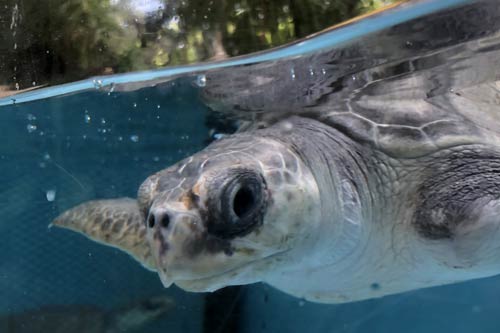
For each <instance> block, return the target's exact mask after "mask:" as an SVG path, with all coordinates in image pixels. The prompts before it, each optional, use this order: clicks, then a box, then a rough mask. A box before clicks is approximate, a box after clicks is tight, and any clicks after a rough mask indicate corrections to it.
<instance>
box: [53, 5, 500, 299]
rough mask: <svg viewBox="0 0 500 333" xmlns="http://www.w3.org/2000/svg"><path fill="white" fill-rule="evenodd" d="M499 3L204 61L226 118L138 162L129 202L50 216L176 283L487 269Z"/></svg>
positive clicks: (364, 286) (326, 292)
mask: <svg viewBox="0 0 500 333" xmlns="http://www.w3.org/2000/svg"><path fill="white" fill-rule="evenodd" d="M497 7H498V6H497V5H496V4H495V2H493V1H492V2H488V1H484V2H480V3H476V4H473V5H468V6H464V7H458V8H453V9H451V10H447V11H444V12H440V13H437V14H435V15H431V16H428V17H425V18H422V19H417V20H415V21H410V22H406V23H405V24H401V25H399V26H395V27H393V28H390V29H388V30H384V31H382V32H380V33H379V34H375V35H372V36H370V37H369V38H368V37H367V38H366V39H362V40H359V41H354V42H352V43H350V44H348V45H346V46H343V47H342V48H338V49H335V50H333V51H325V52H324V53H322V54H315V55H311V56H307V57H299V58H297V59H289V60H285V61H282V62H275V63H272V64H262V65H259V64H257V65H253V66H246V67H242V68H239V69H238V70H235V69H230V70H218V71H213V72H209V73H207V74H206V78H207V85H206V88H204V89H203V91H202V92H201V93H202V95H203V98H204V99H205V101H206V103H207V104H208V105H210V106H211V107H212V108H213V109H214V110H217V111H220V112H223V113H226V114H227V113H229V114H230V115H231V116H232V117H235V118H236V119H239V120H240V121H241V127H240V131H239V132H238V133H236V134H234V135H231V136H227V137H225V138H223V139H221V140H219V141H216V142H214V143H212V144H211V145H209V146H208V147H207V148H206V149H204V150H203V151H201V152H199V153H197V154H194V155H193V156H191V157H189V158H187V159H185V160H183V161H180V162H179V163H177V164H175V165H173V166H171V167H169V168H167V169H165V170H162V171H160V172H158V173H156V174H154V175H152V176H150V177H149V178H148V179H147V180H146V181H145V182H144V183H143V184H142V185H141V187H140V189H139V192H138V199H137V201H135V200H131V199H116V200H109V201H107V200H100V201H92V202H89V203H84V204H83V205H81V206H77V207H76V208H73V209H71V210H69V211H67V212H65V213H63V214H62V215H61V216H59V217H58V218H57V219H56V220H55V221H54V222H53V224H54V225H57V226H62V227H67V228H71V229H73V230H77V231H81V232H83V233H85V234H86V235H88V236H89V237H91V238H92V239H95V240H97V241H100V242H104V243H107V244H110V245H113V246H117V247H119V248H121V249H123V250H125V251H127V252H129V253H130V254H131V255H132V256H134V257H135V258H136V259H137V260H139V261H140V262H141V263H143V264H144V265H145V266H147V267H149V268H150V269H153V270H156V271H157V272H158V274H159V276H160V278H161V280H162V282H163V284H164V285H165V286H166V287H168V286H170V285H172V284H173V283H174V284H176V285H178V286H179V287H181V288H183V289H185V290H188V291H213V290H217V289H219V288H222V287H225V286H228V285H240V284H248V283H254V282H261V281H262V282H266V283H268V284H270V285H272V286H274V287H276V288H278V289H280V290H282V291H284V292H287V293H289V294H291V295H295V296H297V297H302V298H304V299H307V300H311V301H315V302H324V303H341V302H350V301H357V300H363V299H369V298H374V297H380V296H384V295H389V294H394V293H399V292H404V291H408V290H414V289H419V288H424V287H430V286H436V285H443V284H448V283H454V282H459V281H465V280H470V279H474V278H480V277H487V276H492V275H496V274H499V273H500V230H499V228H500V217H499V216H500V200H499V199H500V194H499V193H500V130H499V128H500V126H499V124H500V119H499V117H500V85H499V83H498V82H497V81H496V78H498V77H500V76H499V74H500V73H498V68H500V66H498V59H500V54H499V51H498V49H499V48H498V45H499V44H498V40H499V39H498V36H499V35H500V33H499V31H500V27H499V24H498V23H497V22H500V19H499V18H500V13H499V11H500V9H498V8H497ZM379 15H383V14H379ZM445 22H446V24H445ZM450 36H451V37H450ZM409 41H410V42H409ZM409 43H410V44H409ZM409 45H411V47H413V49H411V50H408V48H409ZM382 50H385V52H387V53H384V52H383V51H382ZM346 55H351V56H352V57H345V56H346ZM344 57H345V58H344ZM343 59H345V60H343ZM367 59H368V60H367ZM290 73H292V74H291V76H290ZM299 79H300V80H299ZM276 96H278V97H279V99H277V98H275V99H274V100H273V97H276ZM110 230H116V231H117V232H114V231H112V232H110Z"/></svg>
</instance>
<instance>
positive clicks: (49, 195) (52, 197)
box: [45, 190, 56, 202]
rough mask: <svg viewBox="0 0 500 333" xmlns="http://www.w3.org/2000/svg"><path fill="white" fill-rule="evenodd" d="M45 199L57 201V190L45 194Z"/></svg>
mask: <svg viewBox="0 0 500 333" xmlns="http://www.w3.org/2000/svg"><path fill="white" fill-rule="evenodd" d="M45 197H46V198H47V201H49V202H52V201H54V200H55V199H56V190H48V191H47V192H46V193H45Z"/></svg>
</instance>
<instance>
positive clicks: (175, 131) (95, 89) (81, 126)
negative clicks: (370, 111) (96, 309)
mask: <svg viewBox="0 0 500 333" xmlns="http://www.w3.org/2000/svg"><path fill="white" fill-rule="evenodd" d="M463 2H464V1H451V0H450V1H434V2H420V3H418V4H417V5H416V6H414V7H404V8H403V9H401V10H399V11H395V12H391V14H384V15H381V16H377V17H375V18H370V19H369V20H365V21H361V22H360V23H358V24H354V25H351V26H347V27H345V28H343V29H340V30H332V31H330V32H327V33H325V34H322V35H319V36H318V37H316V38H313V39H309V40H306V41H304V42H301V43H296V44H294V45H292V46H290V47H288V48H281V49H278V50H276V51H272V52H266V53H262V54H258V55H256V56H252V57H245V58H240V59H236V60H231V61H228V62H222V63H217V64H207V65H199V66H191V67H182V68H174V69H165V70H160V71H152V72H141V73H131V74H124V75H116V76H108V77H102V78H93V79H89V80H85V81H81V82H77V83H73V84H67V85H63V86H59V87H52V88H48V89H43V90H39V91H33V92H30V93H26V94H21V95H17V96H15V97H11V98H6V99H3V100H0V135H1V138H0V139H1V140H0V170H1V171H2V172H1V173H0V185H1V187H0V216H1V222H0V314H6V313H19V312H21V311H23V310H26V309H36V308H39V307H43V306H45V305H49V304H95V305H99V306H102V307H105V308H112V307H114V306H116V305H118V304H124V303H127V302H131V301H134V300H136V299H138V298H141V297H144V296H150V295H154V294H159V293H165V294H168V295H171V296H172V297H173V298H174V299H175V302H176V304H177V306H176V308H175V310H174V311H172V312H171V313H169V314H168V315H167V316H165V317H164V318H162V319H161V320H160V321H158V322H156V323H154V324H151V326H149V327H147V328H144V332H200V331H202V327H203V323H204V312H205V311H206V308H205V304H206V296H207V295H206V294H192V293H186V292H183V291H181V290H179V289H177V288H175V287H172V288H170V289H168V290H165V289H164V288H163V287H162V285H161V283H160V281H159V279H158V277H157V276H156V274H154V273H151V272H148V271H146V270H144V269H143V268H142V267H141V266H140V265H138V264H136V263H135V262H134V261H133V260H132V259H131V258H130V257H128V256H127V255H126V254H124V253H122V252H120V251H118V250H116V249H113V248H109V247H105V246H102V245H99V244H96V243H93V242H91V241H88V240H87V239H85V238H84V237H82V236H80V235H78V234H75V233H72V232H69V231H66V230H60V229H49V228H48V227H47V226H48V224H49V222H50V221H51V220H52V219H53V218H54V217H55V216H57V215H58V213H60V212H61V211H63V210H65V209H67V208H69V207H71V206H73V205H75V204H77V203H80V202H82V201H86V200H91V199H95V198H113V197H122V196H130V197H134V196H135V193H136V190H137V188H138V186H139V185H140V183H141V182H142V181H143V180H144V179H145V178H146V177H147V176H148V175H150V174H152V173H154V172H156V171H158V170H160V169H163V168H165V167H167V166H168V165H171V164H172V163H174V162H175V161H177V160H179V159H181V158H183V157H186V156H189V155H190V154H192V153H194V152H196V151H199V150H200V149H202V148H203V147H204V146H206V144H207V142H208V141H210V140H211V137H212V134H213V128H212V127H211V126H208V125H207V124H206V120H207V117H208V116H209V114H210V112H211V111H210V110H209V109H208V107H207V106H205V105H204V104H203V103H202V101H201V100H200V98H199V90H200V88H203V84H204V83H203V75H204V71H206V70H208V69H214V68H219V67H229V66H235V65H241V64H252V63H258V62H262V61H271V60H273V61H276V60H279V59H285V58H288V57H292V56H299V55H304V54H314V53H315V52H319V51H320V50H324V49H329V48H335V47H338V46H339V45H340V44H342V43H345V42H348V41H349V40H352V39H355V38H358V37H359V36H361V35H363V34H367V33H369V32H375V31H381V30H383V29H385V28H387V27H390V26H391V25H394V24H396V23H401V22H404V21H406V20H409V19H411V18H416V17H419V16H422V15H427V14H429V13H431V12H434V11H436V10H438V9H442V8H446V7H448V6H451V5H456V4H459V3H463ZM200 80H201V81H200ZM218 130H220V129H218ZM234 295H236V296H234V302H233V303H231V302H230V304H233V305H234V306H231V307H228V308H227V311H226V312H227V316H228V317H227V320H221V331H222V330H223V329H224V325H225V323H226V322H229V321H230V320H234V318H237V321H238V323H239V324H238V325H239V328H240V331H242V332H284V331H287V332H304V331H311V332H370V333H371V332H448V331H453V332H497V331H498V327H499V324H500V320H499V319H498V313H500V298H499V297H498V295H500V278H489V279H482V280H477V281H471V282H467V283H462V284H458V285H451V286H444V287H438V288H431V289H425V290H420V291H413V292H409V293H405V294H401V295H395V296H389V297H385V298H382V299H375V300H369V301H363V302H357V303H350V304H342V305H319V304H313V303H308V302H304V301H301V300H299V299H296V298H293V297H290V296H287V295H284V294H283V293H281V292H279V291H276V290H274V289H272V288H271V287H268V286H265V285H260V284H257V285H252V286H245V287H241V288H238V289H235V293H234Z"/></svg>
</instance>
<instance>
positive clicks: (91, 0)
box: [0, 0, 394, 89]
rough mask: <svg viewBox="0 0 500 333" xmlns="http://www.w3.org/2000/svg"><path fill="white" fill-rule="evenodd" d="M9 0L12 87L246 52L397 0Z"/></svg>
mask: <svg viewBox="0 0 500 333" xmlns="http://www.w3.org/2000/svg"><path fill="white" fill-rule="evenodd" d="M6 1H7V5H6V6H5V8H6V10H4V11H3V12H2V13H0V28H1V29H2V35H0V54H1V55H0V85H1V84H4V85H5V84H9V85H10V86H11V87H12V88H13V89H23V88H28V87H31V86H32V85H39V84H44V83H49V84H55V83H61V82H67V81H73V80H77V79H81V78H85V77H88V76H91V75H100V74H106V73H118V72H127V71H134V70H143V69H153V68H158V67H162V66H166V65H180V64H187V63H193V62H199V61H206V60H218V59H224V58H226V57H231V56H236V55H242V54H247V53H250V52H255V51H259V50H264V49H268V48H271V47H275V46H278V45H282V44H285V43H288V42H291V41H293V40H296V39H297V38H301V37H304V36H306V35H309V34H311V33H314V32H317V31H320V30H322V29H324V28H327V27H328V26H331V25H333V24H336V23H340V22H342V21H345V20H347V19H349V18H352V17H354V16H357V15H359V14H363V13H366V12H369V11H372V10H374V9H377V8H380V7H382V6H384V5H387V4H389V3H392V2H394V1H390V0H386V1H384V0H352V1H347V0H323V1H322V0H212V1H210V0H184V1H181V0H177V1H175V0H168V1H167V0H155V1H153V2H150V3H149V4H150V6H149V7H148V8H146V9H145V10H144V8H140V6H139V5H140V4H144V3H146V2H144V1H142V0H141V1H139V0H6ZM146 4H148V3H146ZM33 83H34V84H33Z"/></svg>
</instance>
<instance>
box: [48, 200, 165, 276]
mask: <svg viewBox="0 0 500 333" xmlns="http://www.w3.org/2000/svg"><path fill="white" fill-rule="evenodd" d="M51 225H55V226H58V227H62V228H67V229H70V230H73V231H77V232H80V233H82V234H84V235H85V236H87V237H89V238H90V239H92V240H94V241H96V242H99V243H102V244H105V245H109V246H114V247H117V248H119V249H120V250H122V251H125V252H127V253H128V254H130V255H131V256H132V257H133V258H134V259H136V260H137V261H139V262H140V263H141V264H142V265H143V266H144V267H146V268H147V269H149V270H152V271H155V270H156V268H155V264H154V259H153V256H152V255H151V249H150V247H149V244H148V242H147V241H146V226H145V224H144V218H143V217H142V215H141V212H140V210H139V206H138V204H137V201H136V200H134V199H130V198H121V199H110V200H95V201H89V202H85V203H83V204H80V205H78V206H76V207H73V208H72V209H70V210H67V211H66V212H64V213H63V214H61V215H59V216H58V217H57V218H56V219H55V220H54V221H53V222H52V224H51Z"/></svg>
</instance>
